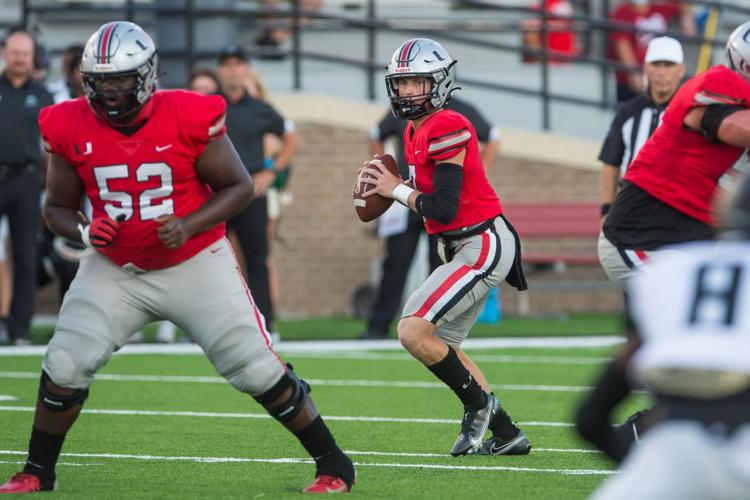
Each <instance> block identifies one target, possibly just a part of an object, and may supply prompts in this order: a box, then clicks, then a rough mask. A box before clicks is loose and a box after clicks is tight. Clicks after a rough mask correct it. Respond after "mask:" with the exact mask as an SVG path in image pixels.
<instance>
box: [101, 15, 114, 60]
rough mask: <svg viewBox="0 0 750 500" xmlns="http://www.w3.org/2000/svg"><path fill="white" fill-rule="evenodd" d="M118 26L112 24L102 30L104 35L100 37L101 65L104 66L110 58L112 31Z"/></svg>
mask: <svg viewBox="0 0 750 500" xmlns="http://www.w3.org/2000/svg"><path fill="white" fill-rule="evenodd" d="M116 26H117V23H110V24H109V25H108V26H107V27H106V28H104V29H103V30H102V34H101V35H100V36H99V63H100V64H104V63H106V62H109V61H108V58H109V53H108V50H109V43H110V39H111V36H112V31H114V28H115V27H116Z"/></svg>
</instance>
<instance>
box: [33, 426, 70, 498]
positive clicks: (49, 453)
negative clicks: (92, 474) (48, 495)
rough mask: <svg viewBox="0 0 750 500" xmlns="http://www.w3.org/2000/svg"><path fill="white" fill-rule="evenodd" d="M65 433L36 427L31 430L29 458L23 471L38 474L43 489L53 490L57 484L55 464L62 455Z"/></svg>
mask: <svg viewBox="0 0 750 500" xmlns="http://www.w3.org/2000/svg"><path fill="white" fill-rule="evenodd" d="M64 441H65V434H63V435H58V434H47V433H46V432H42V431H40V430H39V429H37V428H36V427H34V428H32V430H31V439H30V440H29V458H28V459H27V460H26V465H25V466H24V468H23V471H24V472H25V473H27V474H33V475H35V476H37V477H38V478H39V479H40V481H41V482H42V489H43V490H51V489H52V488H54V485H55V464H56V463H57V458H58V457H59V456H60V450H61V449H62V446H63V442H64Z"/></svg>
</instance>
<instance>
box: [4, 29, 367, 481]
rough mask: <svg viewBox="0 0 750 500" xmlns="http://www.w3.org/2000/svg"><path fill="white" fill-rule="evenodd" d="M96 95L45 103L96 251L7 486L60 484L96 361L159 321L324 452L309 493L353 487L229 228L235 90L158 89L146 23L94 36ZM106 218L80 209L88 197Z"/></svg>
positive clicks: (236, 189)
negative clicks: (279, 343) (229, 100)
mask: <svg viewBox="0 0 750 500" xmlns="http://www.w3.org/2000/svg"><path fill="white" fill-rule="evenodd" d="M81 73H82V75H83V80H84V89H85V98H83V97H82V98H78V99H75V100H71V101H66V102H63V103H60V104H57V105H54V106H51V107H48V108H45V109H44V110H42V112H41V113H40V116H39V124H40V129H41V131H42V135H43V137H44V141H45V147H46V149H47V151H48V153H49V154H50V162H49V168H48V173H47V197H46V201H45V207H44V215H45V218H46V220H47V224H48V225H49V227H50V229H52V230H53V231H54V232H55V233H57V234H59V235H61V236H63V237H65V238H67V239H69V240H73V241H76V242H81V243H83V244H85V245H86V246H88V247H91V248H93V249H94V250H95V251H93V252H90V253H89V254H88V255H86V256H84V257H83V258H82V259H81V264H80V269H79V271H78V274H77V275H76V277H75V280H74V281H73V283H72V285H71V287H70V290H69V291H68V293H67V294H66V296H65V300H64V302H63V305H62V309H61V311H60V315H59V318H58V322H57V326H56V329H55V334H54V336H53V338H52V340H51V341H50V343H49V345H48V347H47V351H46V354H45V358H44V363H43V367H42V374H41V380H40V385H39V397H38V401H37V406H36V413H35V415H34V426H33V430H32V433H31V440H30V443H29V455H28V460H27V462H26V465H25V466H24V468H23V471H22V472H20V473H18V474H16V475H14V476H13V477H12V478H11V479H10V481H8V482H7V483H6V484H4V485H3V486H0V492H3V493H24V492H32V491H47V490H52V489H54V487H55V463H56V462H57V459H58V457H59V455H60V450H61V448H62V445H63V441H64V440H65V436H66V434H67V432H68V430H69V429H70V427H71V426H72V425H73V423H74V422H75V420H76V418H77V417H78V414H79V413H80V411H81V408H82V406H83V403H84V401H85V400H86V398H87V397H88V395H89V386H90V385H91V383H92V382H93V378H94V373H96V371H98V370H99V369H100V368H101V367H102V366H104V365H105V364H106V363H107V361H108V360H109V359H110V357H111V356H112V353H113V352H114V351H116V350H118V349H119V348H120V347H122V346H123V345H125V344H126V343H127V342H128V339H129V338H130V337H131V335H133V333H134V332H136V331H138V330H140V329H141V328H143V326H144V325H146V324H147V323H150V322H152V321H154V320H157V319H166V320H169V321H172V322H174V323H175V324H177V325H179V326H180V327H181V328H183V329H184V330H185V331H187V332H188V333H189V334H190V336H191V337H192V338H193V339H194V340H195V342H196V343H198V344H199V345H200V346H201V348H202V349H203V351H204V352H205V353H206V355H207V356H208V358H209V359H210V361H211V363H212V364H213V365H214V367H215V368H216V370H217V371H218V372H219V373H220V374H221V375H222V376H224V377H225V378H226V379H227V381H228V382H229V383H230V384H232V385H233V386H234V387H235V388H237V389H238V390H240V391H242V392H244V393H247V394H249V395H251V396H252V397H253V398H255V400H256V401H258V402H259V403H260V404H261V405H263V406H264V407H265V408H266V410H267V411H268V412H269V414H270V415H271V416H273V417H274V418H276V419H277V420H279V421H280V422H281V423H282V424H283V425H284V426H285V427H286V428H287V429H288V430H289V431H290V432H292V433H293V434H294V435H295V436H296V437H297V438H298V439H299V440H300V442H301V443H302V445H303V446H304V447H305V449H306V450H307V452H308V453H309V454H310V456H312V457H314V459H315V465H316V479H315V481H314V482H313V484H311V485H310V486H309V487H308V488H307V489H306V491H308V492H315V493H320V492H334V491H340V492H346V491H349V489H350V488H351V485H352V483H353V481H354V467H353V465H352V462H351V460H349V458H348V457H347V456H346V455H345V454H344V453H343V452H342V451H341V449H340V448H339V447H338V446H337V445H336V442H335V440H334V438H333V436H332V435H331V433H330V432H329V430H328V428H327V427H326V425H325V423H324V422H323V420H322V418H321V416H320V415H319V414H318V411H317V409H316V408H315V405H314V404H313V401H312V400H311V399H310V397H309V395H308V393H309V391H310V388H309V386H308V385H307V383H306V382H304V381H303V380H301V379H300V378H299V377H298V376H297V375H296V374H295V373H294V371H293V370H292V368H291V366H289V365H286V364H284V363H283V362H282V361H281V359H280V358H279V357H278V356H277V354H276V353H275V352H274V351H273V349H272V348H271V343H270V338H269V333H268V332H267V331H266V328H265V325H264V321H263V317H262V315H261V314H260V313H259V312H258V309H257V307H256V306H255V304H254V303H253V298H252V295H251V293H250V290H249V289H248V288H247V285H246V284H245V281H244V280H243V278H242V276H241V275H240V273H239V271H238V269H239V267H238V264H237V261H236V259H235V258H234V255H233V253H232V249H231V247H230V245H229V244H228V242H227V239H226V238H225V236H224V234H225V231H224V221H226V220H227V219H228V218H229V217H231V216H232V215H233V214H236V213H237V212H239V211H240V210H242V209H243V208H244V207H246V206H247V205H248V203H250V201H251V200H252V197H253V185H252V180H251V179H250V177H249V175H248V174H247V172H246V170H245V168H244V166H243V165H242V162H241V161H240V159H239V157H238V156H237V153H236V152H235V150H234V147H233V146H232V143H231V142H230V140H229V139H228V138H227V136H226V135H225V126H224V120H225V108H226V105H225V101H224V99H223V98H221V97H220V96H205V95H201V94H198V93H194V92H188V91H181V90H175V91H156V78H157V56H156V47H155V46H154V42H153V41H152V40H151V38H150V37H149V36H148V35H147V34H146V33H145V32H144V31H143V30H142V29H141V28H140V27H139V26H137V25H135V24H133V23H130V22H124V21H115V22H110V23H107V24H105V25H103V26H102V27H101V28H99V29H98V30H97V31H96V33H94V34H93V35H92V36H91V38H90V39H89V40H88V42H87V43H86V46H85V49H84V52H83V57H82V62H81ZM83 194H86V195H87V196H88V198H89V200H91V205H92V208H93V217H92V220H91V221H89V220H86V219H85V218H84V217H83V216H82V215H81V214H80V213H79V210H80V208H81V207H80V204H81V198H82V195H83Z"/></svg>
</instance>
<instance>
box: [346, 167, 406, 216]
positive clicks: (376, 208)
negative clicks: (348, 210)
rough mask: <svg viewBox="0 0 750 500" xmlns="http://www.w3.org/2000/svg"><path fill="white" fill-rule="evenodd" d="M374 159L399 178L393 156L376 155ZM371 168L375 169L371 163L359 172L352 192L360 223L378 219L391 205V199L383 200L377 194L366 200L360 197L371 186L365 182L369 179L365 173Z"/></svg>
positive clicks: (383, 198)
mask: <svg viewBox="0 0 750 500" xmlns="http://www.w3.org/2000/svg"><path fill="white" fill-rule="evenodd" d="M374 159H376V160H380V161H381V162H382V163H383V165H385V168H387V169H388V170H390V172H391V173H392V174H393V175H395V176H397V177H398V176H399V173H398V166H397V165H396V160H394V159H393V156H391V155H389V154H385V155H378V156H376V157H375V158H374ZM371 168H377V167H375V166H372V164H371V163H368V164H367V166H365V168H363V169H362V171H361V172H359V175H357V180H356V182H355V184H354V191H353V192H352V198H354V208H355V210H356V211H357V216H358V217H359V219H360V220H361V221H362V222H370V221H372V220H375V219H377V218H378V217H380V216H381V215H383V214H384V213H385V211H386V210H388V209H389V208H390V207H391V205H392V204H393V199H392V198H385V197H383V196H380V195H379V194H376V195H373V196H370V197H368V198H363V197H362V195H363V194H364V193H366V192H367V191H368V190H369V189H371V188H372V186H373V185H372V184H370V183H369V182H367V180H368V179H369V178H370V175H369V174H368V173H367V171H368V170H369V169H371Z"/></svg>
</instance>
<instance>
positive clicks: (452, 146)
mask: <svg viewBox="0 0 750 500" xmlns="http://www.w3.org/2000/svg"><path fill="white" fill-rule="evenodd" d="M435 118H436V119H437V120H438V121H436V122H435V123H434V125H433V126H432V129H431V130H430V135H429V138H428V141H427V142H428V145H427V154H428V155H429V157H430V159H431V160H432V161H434V162H440V161H443V160H447V159H448V158H452V157H454V156H456V155H457V154H458V153H460V152H461V151H462V150H463V149H464V148H466V145H467V144H468V143H469V141H471V140H472V138H473V137H474V134H473V132H472V128H471V127H470V126H469V125H468V123H467V121H465V120H463V119H461V118H462V117H461V115H459V114H455V113H452V114H449V113H447V112H443V113H441V114H440V115H438V116H436V117H435Z"/></svg>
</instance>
